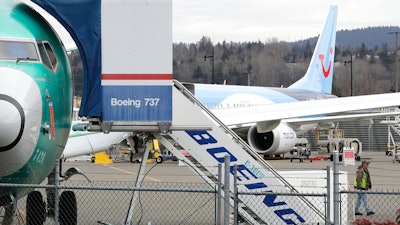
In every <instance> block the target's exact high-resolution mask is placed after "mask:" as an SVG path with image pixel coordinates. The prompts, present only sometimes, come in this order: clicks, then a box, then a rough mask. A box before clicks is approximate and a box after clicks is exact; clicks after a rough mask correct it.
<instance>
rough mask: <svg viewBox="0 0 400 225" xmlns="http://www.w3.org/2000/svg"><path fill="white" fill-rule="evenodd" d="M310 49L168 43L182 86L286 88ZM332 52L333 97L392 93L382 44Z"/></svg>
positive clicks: (75, 68) (272, 43) (77, 65)
mask: <svg viewBox="0 0 400 225" xmlns="http://www.w3.org/2000/svg"><path fill="white" fill-rule="evenodd" d="M314 48H315V42H312V39H309V40H307V41H305V42H296V43H288V42H282V41H278V40H277V39H273V38H272V39H269V40H267V41H265V42H261V41H258V42H241V43H235V42H226V41H224V42H222V43H216V44H214V43H213V42H212V40H211V39H210V38H209V37H206V36H204V37H202V38H201V39H200V40H199V41H198V42H196V43H174V44H173V62H172V63H173V76H174V79H177V80H179V81H181V82H196V83H219V84H222V83H226V84H234V85H251V86H266V87H288V86H289V85H290V84H292V83H294V82H295V81H297V80H298V79H300V78H301V77H302V76H303V75H304V73H305V72H306V70H307V67H308V64H309V62H310V59H311V56H312V54H313V50H314ZM335 53H336V54H335V67H334V77H333V94H335V95H337V96H350V95H351V90H352V92H353V94H354V95H364V94H378V93H388V92H393V91H394V90H395V54H394V53H393V51H389V48H388V44H387V43H384V44H382V45H381V46H375V47H373V48H369V47H367V45H365V44H364V43H360V46H356V47H352V46H346V47H343V46H340V45H337V46H336V48H335ZM69 57H70V63H71V67H72V73H73V75H74V84H75V94H76V95H78V96H81V94H82V88H83V73H84V71H83V68H82V62H81V61H80V57H79V52H78V51H74V52H72V53H71V54H69ZM399 58H400V57H399ZM350 62H351V63H350ZM351 78H352V81H353V82H352V83H353V87H351Z"/></svg>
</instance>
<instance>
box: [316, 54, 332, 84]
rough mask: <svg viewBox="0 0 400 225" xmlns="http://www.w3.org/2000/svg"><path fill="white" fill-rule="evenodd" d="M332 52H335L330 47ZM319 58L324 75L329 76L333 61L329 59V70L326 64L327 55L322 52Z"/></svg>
mask: <svg viewBox="0 0 400 225" xmlns="http://www.w3.org/2000/svg"><path fill="white" fill-rule="evenodd" d="M330 53H331V54H332V53H333V49H332V48H331V49H330ZM319 59H320V60H321V66H322V72H323V73H324V77H328V76H329V73H330V72H331V66H332V61H329V65H328V70H326V69H325V66H324V59H325V56H324V55H323V54H320V55H319Z"/></svg>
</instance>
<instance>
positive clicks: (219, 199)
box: [216, 163, 222, 225]
mask: <svg viewBox="0 0 400 225" xmlns="http://www.w3.org/2000/svg"><path fill="white" fill-rule="evenodd" d="M221 209H222V164H221V163H218V184H217V211H216V213H217V217H216V225H221Z"/></svg>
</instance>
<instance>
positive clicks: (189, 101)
mask: <svg viewBox="0 0 400 225" xmlns="http://www.w3.org/2000/svg"><path fill="white" fill-rule="evenodd" d="M174 86H175V88H173V94H172V96H173V101H174V102H175V103H174V105H175V104H178V105H179V109H178V108H175V107H174V109H173V110H183V111H184V113H182V115H189V116H190V118H191V119H192V120H196V121H197V122H199V121H202V122H201V124H200V125H201V126H199V127H200V128H199V129H194V128H190V129H182V130H171V131H170V132H168V133H167V134H160V133H156V132H154V133H153V135H154V136H155V137H156V138H157V139H158V140H159V141H160V142H161V143H162V144H163V145H164V146H165V147H166V148H167V149H169V150H170V151H171V152H172V153H173V154H174V155H175V156H177V157H178V159H180V160H184V161H185V162H186V163H188V164H189V165H190V167H191V168H195V170H196V172H197V173H198V174H201V176H202V177H203V179H204V180H205V181H207V182H209V183H210V184H215V180H216V179H222V180H225V179H223V177H218V164H219V163H223V162H224V161H223V160H224V156H225V155H229V156H230V162H231V164H230V167H231V168H232V169H231V174H230V176H231V178H230V179H231V180H233V179H234V177H233V167H234V165H237V168H238V175H239V176H238V182H237V189H238V190H239V191H255V192H272V193H281V192H283V193H285V192H287V191H290V192H292V193H297V190H296V189H295V188H294V187H293V186H292V185H291V184H290V183H289V182H287V181H286V180H285V179H284V178H283V177H282V176H281V175H279V173H278V172H277V171H276V170H275V169H274V168H273V167H272V166H271V165H270V164H269V163H268V162H266V161H265V160H264V159H263V158H262V156H261V155H259V154H258V153H257V152H255V151H254V150H253V149H252V148H251V147H250V146H249V145H248V144H247V143H246V142H244V141H243V140H242V139H241V138H240V137H239V136H237V135H236V133H235V132H233V131H232V130H231V129H230V128H228V127H227V126H226V125H225V124H224V123H222V122H221V121H220V120H219V119H218V118H217V117H216V116H214V115H213V114H212V112H211V111H210V110H208V108H207V107H205V106H204V105H203V104H202V103H201V102H199V101H198V100H197V99H196V98H195V96H194V95H193V94H192V93H191V92H190V91H189V90H187V89H186V88H185V87H184V86H183V85H182V84H181V83H180V82H178V81H174ZM182 117H184V116H182ZM180 119H183V121H187V118H173V121H174V123H177V124H182V123H183V122H182V123H181V122H180V121H179V120H180ZM203 123H204V124H203ZM175 142H176V143H178V144H179V145H180V146H181V147H182V148H183V149H185V150H186V151H187V152H189V153H190V155H191V156H192V157H193V158H194V160H195V163H193V162H190V160H188V159H186V158H185V157H184V156H183V155H182V154H181V153H180V152H179V150H178V149H177V148H176V147H175V146H174V144H173V143H175ZM234 188H235V187H234V185H233V183H232V184H230V187H229V190H230V192H231V196H232V197H231V198H233V193H234ZM289 199H290V200H289ZM231 202H233V201H231ZM239 202H240V204H239V210H238V211H239V213H240V215H241V216H242V217H243V218H244V219H245V220H246V221H247V222H249V223H251V224H304V223H306V224H311V223H312V224H314V223H324V222H325V219H326V218H325V216H324V215H325V213H324V212H321V211H320V209H318V208H317V207H315V206H314V205H313V204H312V203H311V202H310V201H308V200H307V199H306V198H304V197H294V196H284V195H256V196H250V197H249V196H248V195H244V196H240V198H239Z"/></svg>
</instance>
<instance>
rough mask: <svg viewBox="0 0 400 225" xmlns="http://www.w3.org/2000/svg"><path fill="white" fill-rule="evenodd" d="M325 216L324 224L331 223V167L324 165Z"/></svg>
mask: <svg viewBox="0 0 400 225" xmlns="http://www.w3.org/2000/svg"><path fill="white" fill-rule="evenodd" d="M326 193H327V195H326V217H325V224H331V167H330V166H327V167H326Z"/></svg>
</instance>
